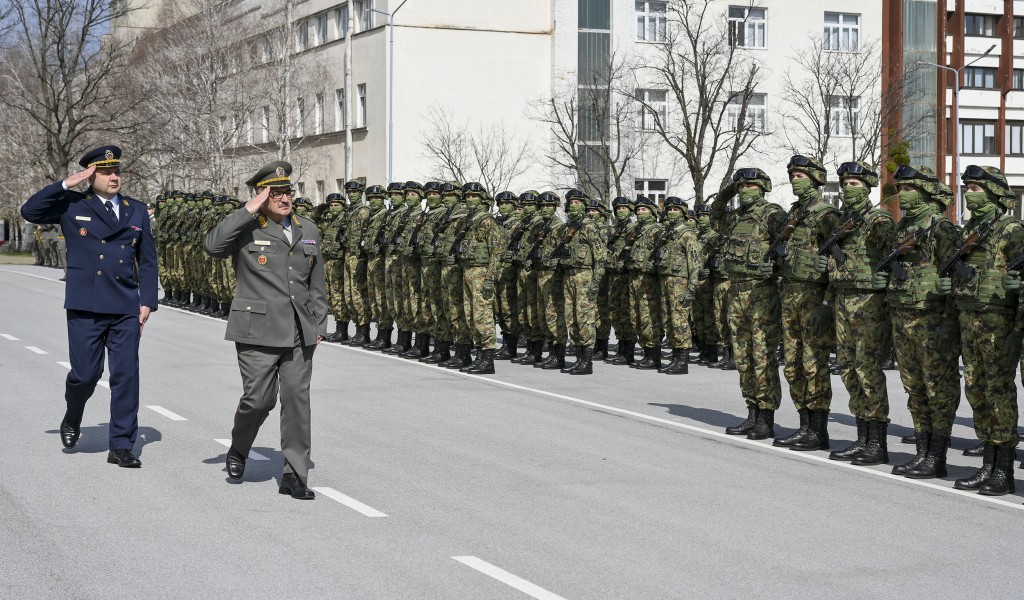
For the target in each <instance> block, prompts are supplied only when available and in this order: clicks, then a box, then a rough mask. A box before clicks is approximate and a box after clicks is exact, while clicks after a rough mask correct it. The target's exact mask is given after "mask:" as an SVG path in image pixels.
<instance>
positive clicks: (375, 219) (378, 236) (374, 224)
mask: <svg viewBox="0 0 1024 600" xmlns="http://www.w3.org/2000/svg"><path fill="white" fill-rule="evenodd" d="M371 210H372V209H371ZM387 218H388V209H387V207H381V208H379V209H377V212H375V213H373V214H372V215H370V216H369V217H368V218H367V221H366V233H365V234H363V250H366V255H367V256H369V257H371V258H373V257H377V256H379V255H381V254H383V253H384V250H385V249H386V248H387V244H388V240H386V239H383V237H384V236H383V234H384V226H385V225H386V224H387Z"/></svg>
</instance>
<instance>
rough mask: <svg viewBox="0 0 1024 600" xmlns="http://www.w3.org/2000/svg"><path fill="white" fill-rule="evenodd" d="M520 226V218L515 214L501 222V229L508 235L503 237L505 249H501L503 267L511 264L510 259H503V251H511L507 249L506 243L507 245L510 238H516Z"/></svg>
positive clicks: (521, 221) (521, 223)
mask: <svg viewBox="0 0 1024 600" xmlns="http://www.w3.org/2000/svg"><path fill="white" fill-rule="evenodd" d="M522 225H523V220H522V218H520V217H519V216H518V215H515V214H513V215H512V216H510V217H508V218H507V219H505V220H504V221H502V222H501V227H502V228H503V229H504V230H505V232H506V233H507V234H508V235H506V236H505V247H504V248H502V253H501V262H502V264H504V265H510V264H512V262H513V260H512V258H511V257H510V258H505V250H511V248H509V247H508V243H509V241H510V240H511V239H512V238H514V237H515V236H516V234H517V233H519V229H520V228H521V227H522Z"/></svg>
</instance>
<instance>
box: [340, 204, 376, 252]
mask: <svg viewBox="0 0 1024 600" xmlns="http://www.w3.org/2000/svg"><path fill="white" fill-rule="evenodd" d="M369 215H370V209H369V207H366V206H356V207H354V208H352V210H351V211H350V212H349V216H348V223H346V225H345V252H346V253H348V255H349V256H359V254H360V253H361V252H362V250H363V248H362V242H363V225H364V224H365V222H366V219H367V218H368V217H369Z"/></svg>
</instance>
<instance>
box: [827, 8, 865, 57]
mask: <svg viewBox="0 0 1024 600" xmlns="http://www.w3.org/2000/svg"><path fill="white" fill-rule="evenodd" d="M824 42H825V49H826V50H832V51H833V52H858V51H860V15H850V14H845V13H828V12H827V13H825V37H824Z"/></svg>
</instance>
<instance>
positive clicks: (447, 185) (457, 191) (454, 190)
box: [441, 181, 462, 198]
mask: <svg viewBox="0 0 1024 600" xmlns="http://www.w3.org/2000/svg"><path fill="white" fill-rule="evenodd" d="M441 195H442V196H456V197H458V198H462V187H461V186H459V185H458V184H456V183H452V182H450V181H446V182H444V183H442V184H441Z"/></svg>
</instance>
